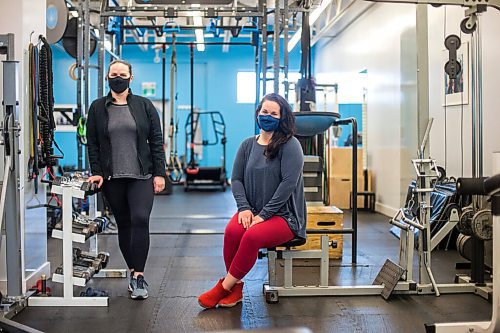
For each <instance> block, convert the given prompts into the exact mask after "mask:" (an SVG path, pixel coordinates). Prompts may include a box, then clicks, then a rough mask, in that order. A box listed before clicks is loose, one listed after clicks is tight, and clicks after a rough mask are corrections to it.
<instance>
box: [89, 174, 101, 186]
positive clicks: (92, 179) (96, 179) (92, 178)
mask: <svg viewBox="0 0 500 333" xmlns="http://www.w3.org/2000/svg"><path fill="white" fill-rule="evenodd" d="M87 181H88V182H89V183H97V187H98V188H101V186H102V183H103V182H104V178H102V176H90V177H89V179H87Z"/></svg>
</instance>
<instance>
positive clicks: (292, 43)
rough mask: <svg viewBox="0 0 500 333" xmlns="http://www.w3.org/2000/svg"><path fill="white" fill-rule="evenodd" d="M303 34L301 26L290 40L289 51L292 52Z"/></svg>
mask: <svg viewBox="0 0 500 333" xmlns="http://www.w3.org/2000/svg"><path fill="white" fill-rule="evenodd" d="M301 35H302V28H299V29H298V30H297V31H296V32H295V34H294V35H293V36H292V38H290V40H289V41H288V52H292V50H293V48H294V47H295V45H297V43H298V42H299V40H300V37H301Z"/></svg>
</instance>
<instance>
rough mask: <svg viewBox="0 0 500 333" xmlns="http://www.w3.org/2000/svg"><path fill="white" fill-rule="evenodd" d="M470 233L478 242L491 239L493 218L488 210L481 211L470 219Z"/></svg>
mask: <svg viewBox="0 0 500 333" xmlns="http://www.w3.org/2000/svg"><path fill="white" fill-rule="evenodd" d="M471 225H472V233H473V234H474V236H475V237H477V238H479V239H480V240H483V241H487V240H491V239H493V217H492V215H491V210H490V209H482V210H480V211H478V212H477V213H476V214H474V216H473V217H472V224H471Z"/></svg>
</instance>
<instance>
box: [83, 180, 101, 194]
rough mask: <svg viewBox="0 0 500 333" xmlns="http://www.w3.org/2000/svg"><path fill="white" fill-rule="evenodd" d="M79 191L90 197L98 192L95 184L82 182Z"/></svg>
mask: <svg viewBox="0 0 500 333" xmlns="http://www.w3.org/2000/svg"><path fill="white" fill-rule="evenodd" d="M80 190H82V191H84V192H85V194H86V195H92V194H95V193H97V192H98V191H99V188H98V187H97V184H96V183H90V182H85V181H84V182H83V184H82V185H81V187H80Z"/></svg>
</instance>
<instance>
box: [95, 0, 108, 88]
mask: <svg viewBox="0 0 500 333" xmlns="http://www.w3.org/2000/svg"><path fill="white" fill-rule="evenodd" d="M105 2H106V1H103V3H105ZM101 8H102V7H101ZM101 11H102V9H101ZM106 22H107V18H106V17H104V16H101V20H100V23H99V40H98V41H97V67H98V69H97V98H100V97H102V96H104V39H105V38H104V37H105V36H104V34H105V26H106Z"/></svg>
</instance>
